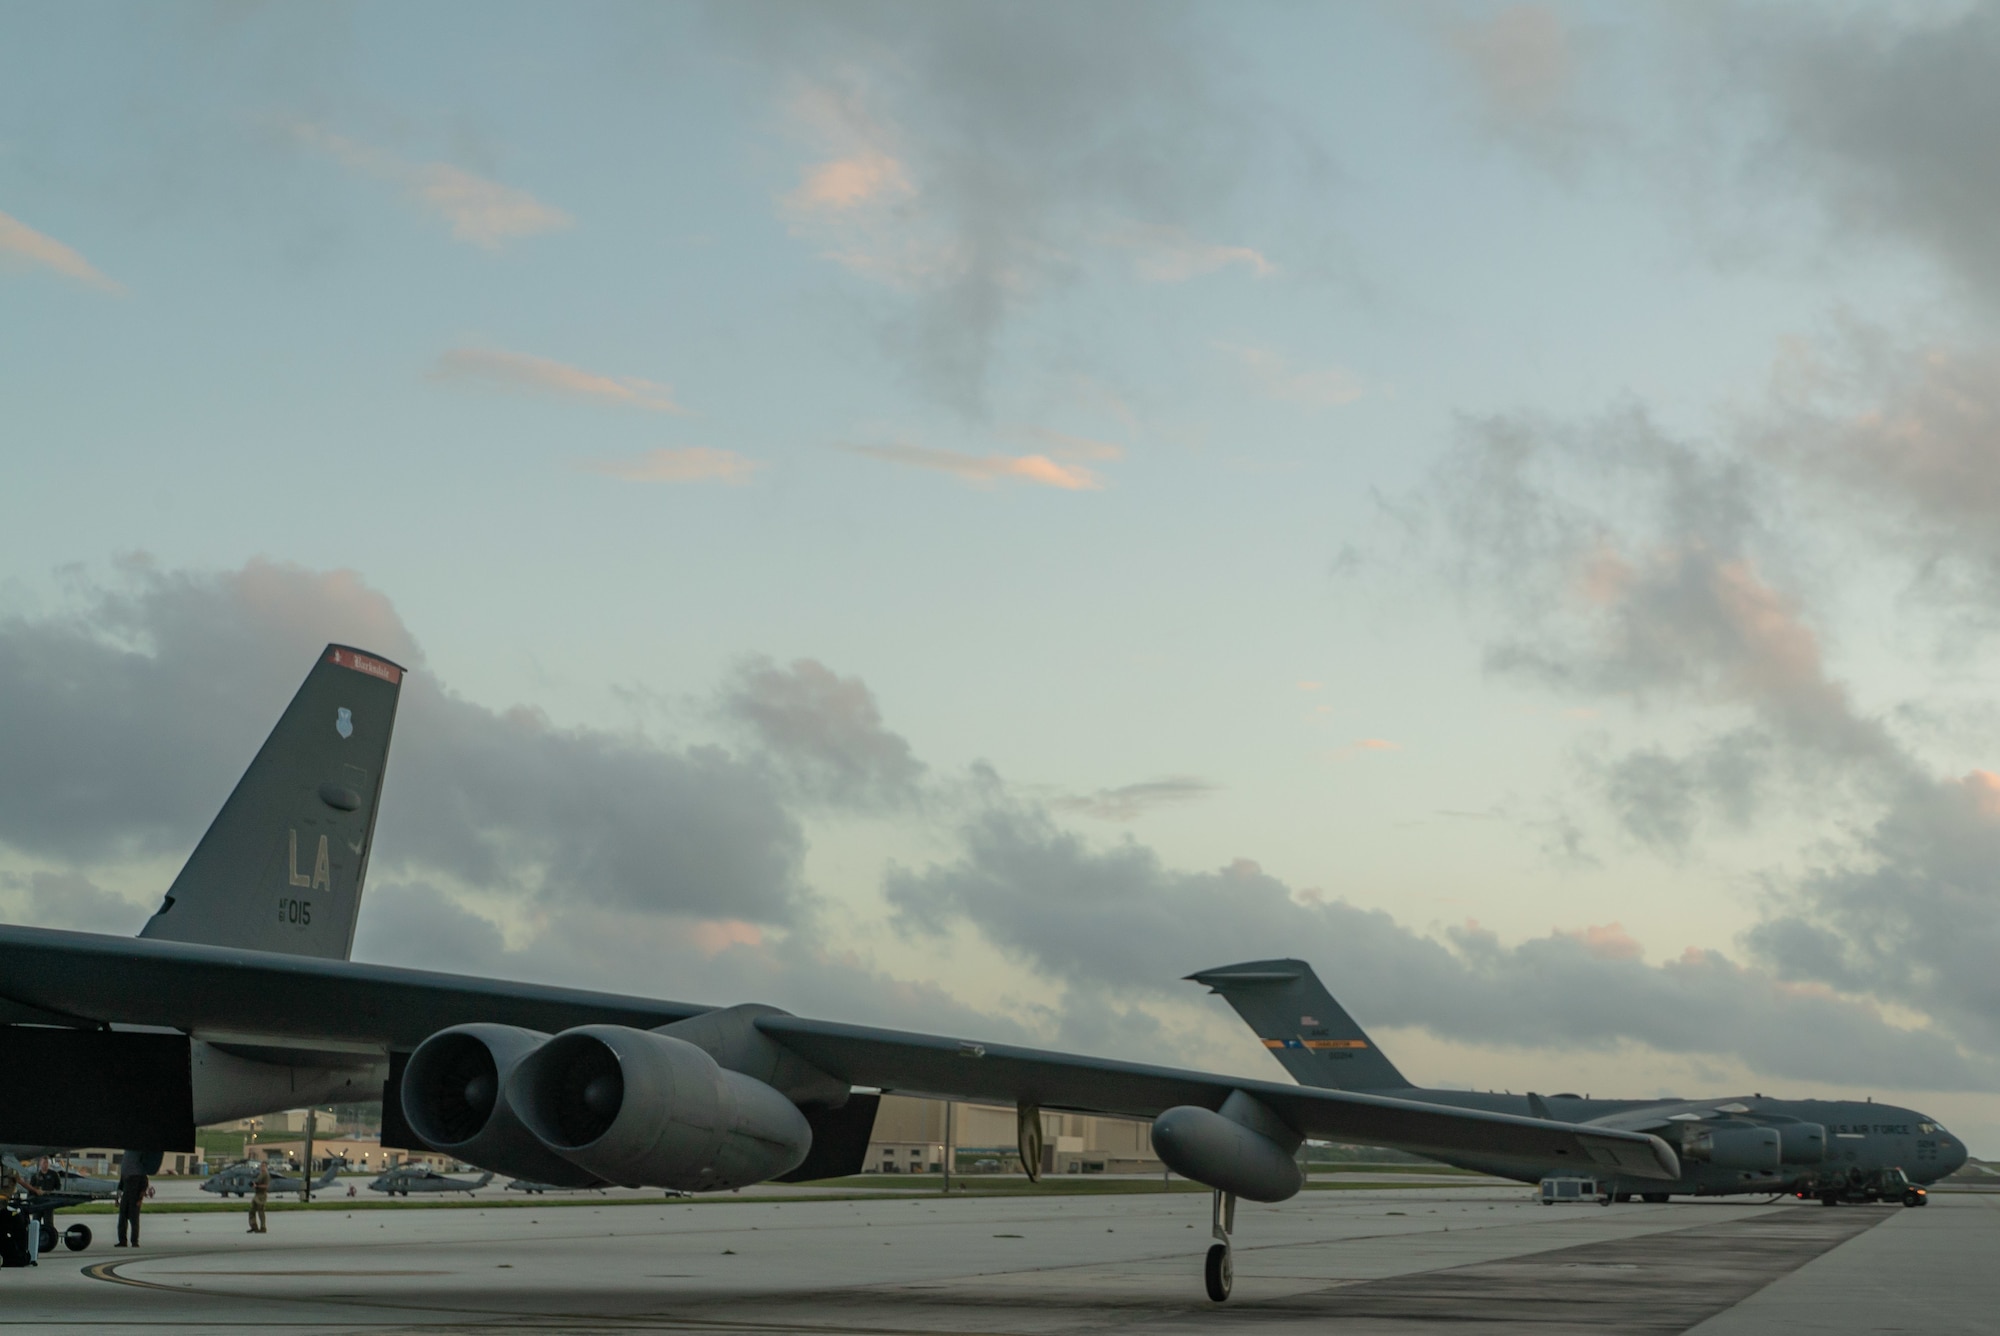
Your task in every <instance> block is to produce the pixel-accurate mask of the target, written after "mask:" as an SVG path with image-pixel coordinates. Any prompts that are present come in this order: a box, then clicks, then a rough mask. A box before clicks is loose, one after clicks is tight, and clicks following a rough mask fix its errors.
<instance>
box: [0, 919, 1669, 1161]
mask: <svg viewBox="0 0 2000 1336" xmlns="http://www.w3.org/2000/svg"><path fill="white" fill-rule="evenodd" d="M7 1003H12V1004H14V1014H13V1015H12V1016H8V1015H7V1014H6V1010H7V1008H6V1005H5V1004H7ZM710 1010H713V1008H709V1007H703V1006H695V1005H690V1004H687V1003H680V1002H662V1001H655V1000H652V999H648V998H635V997H627V996H621V995H618V994H612V993H596V992H588V991H585V990H582V989H572V988H550V987H545V986H541V985H536V984H520V983H511V982H508V981H505V980H498V979H479V978H472V977H468V976H463V975H452V974H436V973H431V972H428V971H424V970H408V969H398V968H395V967H393V966H386V965H365V964H357V963H354V962H350V961H345V960H326V959H316V958H312V957H305V956H293V955H280V954H276V953H273V952H266V951H252V950H246V949H240V948H227V947H212V946H201V945H196V944H192V943H185V942H168V941H159V940H151V939H132V938H125V937H108V936H103V935H100V934H96V933H77V932H62V931H57V930H54V929H45V928H23V927H13V926H0V1020H8V1019H30V1018H33V1019H35V1020H37V1021H38V1022H39V1023H41V1024H47V1023H48V1019H47V1018H49V1017H51V1016H54V1017H62V1018H67V1019H69V1021H70V1023H72V1024H78V1025H83V1026H101V1025H105V1024H114V1025H116V1024H125V1025H143V1026H149V1027H158V1026H171V1027H173V1028H174V1029H177V1030H182V1031H186V1032H188V1033H190V1034H195V1035H197V1036H200V1035H204V1034H207V1035H211V1036H216V1035H232V1036H234V1035H247V1036H255V1037H259V1038H261V1039H263V1040H265V1041H266V1042H267V1043H268V1042H269V1041H271V1040H276V1039H283V1040H288V1041H291V1042H295V1043H296V1044H297V1045H298V1046H299V1047H300V1048H301V1049H310V1048H311V1047H312V1046H313V1045H314V1044H315V1043H321V1044H355V1043H360V1044H369V1045H378V1046H380V1047H381V1048H383V1049H384V1050H391V1049H395V1050H408V1049H412V1048H414V1047H415V1046H416V1045H417V1044H419V1043H421V1042H422V1041H423V1040H424V1039H426V1038H428V1037H429V1036H430V1035H431V1034H434V1033H435V1032H437V1031H438V1030H442V1029H445V1028H447V1027H450V1026H453V1025H460V1024H465V1023H469V1022H474V1021H487V1022H495V1023H500V1024H506V1025H518V1026H522V1027H524V1028H528V1029H533V1030H541V1031H544V1032H548V1033H554V1032H557V1031H561V1030H565V1029H568V1028H570V1027H572V1026H576V1025H586V1024H612V1025H627V1026H634V1027H637V1028H641V1029H651V1028H653V1027H656V1026H661V1025H666V1024H670V1023H672V1022H674V1021H679V1020H685V1019H686V1018H688V1017H690V1016H695V1015H699V1014H701V1013H703V1012H707V1011H710ZM756 1024H757V1026H758V1028H759V1029H760V1030H762V1031H763V1033H764V1034H766V1035H767V1036H768V1037H769V1038H771V1039H772V1040H773V1041H775V1042H777V1043H779V1044H781V1045H783V1046H784V1047H786V1048H788V1049H790V1050H792V1051H793V1052H794V1053H797V1054H798V1055H799V1056H800V1057H801V1058H803V1059H804V1060H805V1061H807V1062H809V1063H811V1064H812V1065H813V1066H815V1067H817V1068H819V1069H820V1070H822V1071H824V1072H827V1073H828V1074H829V1075H832V1076H835V1077H837V1078H840V1079H842V1080H845V1081H846V1082H847V1083H849V1084H850V1085H858V1086H873V1087H877V1088H881V1089H890V1090H898V1091H907V1092H910V1093H913V1094H929V1095H936V1096H941V1097H945V1098H950V1099H966V1100H987V1101H993V1102H996V1103H1003V1104H1016V1105H1041V1106H1043V1107H1047V1108H1054V1109H1074V1110H1077V1111H1079V1112H1089V1113H1106V1114H1118V1115H1124V1116H1127V1117H1134V1118H1151V1117H1154V1116H1156V1115H1158V1114H1160V1113H1162V1112H1164V1111H1165V1110H1167V1109H1170V1108H1173V1107H1176V1106H1178V1105H1199V1106H1203V1107H1206V1108H1209V1109H1217V1108H1220V1107H1221V1106H1222V1104H1223V1102H1224V1101H1225V1100H1227V1099H1228V1098H1229V1096H1230V1094H1231V1093H1232V1092H1234V1091H1238V1090H1241V1091H1244V1092H1246V1093H1247V1094H1249V1095H1252V1096H1254V1097H1255V1098H1256V1099H1258V1100H1260V1101H1262V1102H1263V1103H1265V1104H1266V1105H1268V1106H1269V1108H1270V1109H1271V1110H1272V1112H1274V1113H1276V1114H1277V1115H1278V1116H1279V1117H1280V1118H1282V1119H1284V1120H1285V1121H1286V1122H1287V1123H1289V1124H1290V1125H1291V1126H1292V1127H1293V1128H1294V1130H1296V1131H1297V1132H1299V1133H1300V1134H1301V1135H1304V1136H1308V1137H1324V1138H1337V1139H1341V1140H1354V1141H1361V1142H1366V1143H1368V1144H1373V1145H1383V1146H1396V1147H1401V1148H1404V1149H1408V1150H1413V1151H1419V1152H1421V1151H1424V1150H1435V1151H1462V1152H1478V1153H1482V1154H1488V1155H1493V1156H1499V1157H1505V1158H1508V1159H1515V1160H1519V1161H1520V1162H1522V1163H1524V1164H1530V1165H1559V1164H1565V1163H1567V1164H1573V1165H1575V1166H1577V1168H1578V1169H1579V1170H1586V1169H1588V1170H1598V1169H1602V1170H1616V1171H1617V1172H1619V1173H1622V1174H1626V1175H1629V1176H1631V1177H1635V1178H1650V1179H1665V1180H1671V1179H1677V1178H1678V1177H1679V1176H1680V1169H1679V1164H1678V1162H1677V1160H1676V1157H1675V1155H1674V1152H1673V1151H1672V1150H1671V1149H1670V1148H1669V1147H1668V1146H1667V1145H1666V1143H1665V1142H1663V1141H1661V1140H1660V1139H1659V1138H1657V1137H1654V1136H1650V1135H1647V1134H1646V1133H1644V1132H1639V1131H1626V1130H1622V1129H1617V1128H1608V1127H1593V1126H1589V1125H1580V1124H1575V1123H1561V1122H1552V1121H1548V1120H1543V1119H1536V1118H1523V1117H1517V1116H1514V1115H1510V1114H1502V1113H1489V1112H1485V1111H1479V1110H1467V1109H1452V1108H1444V1107H1442V1106H1438V1105H1432V1104H1423V1103H1419V1102H1417V1101H1414V1100H1403V1099H1392V1098H1388V1097H1386V1096H1380V1095H1362V1094H1355V1093H1352V1092H1349V1091H1342V1090H1317V1089H1308V1088H1305V1087H1302V1086H1291V1085H1277V1084H1274V1083H1271V1082H1266V1081H1251V1080H1243V1079H1240V1078H1237V1077H1231V1076H1219V1075H1214V1074H1209V1073H1203V1072H1192V1071H1182V1070H1177V1069H1174V1068H1169V1067H1151V1066H1145V1065H1143V1064H1139V1063H1129V1062H1117V1061H1112V1060H1108V1059H1103V1058H1087V1057H1079V1056H1076V1055H1073V1054H1066V1053H1053V1052H1047V1051H1043V1050H1038V1049H1030V1048H1019V1047H1013V1046H1010V1045H1004V1044H982V1043H977V1042H973V1041H970V1040H963V1039H957V1038H951V1037H946V1036H938V1035H923V1034H911V1033H904V1032H900V1031H895V1030H880V1029H871V1028H868V1027H865V1026H856V1025H844V1024H839V1023H836V1022H829V1021H815V1020H808V1019H805V1018H803V1017H797V1016H787V1015H783V1014H770V1015H763V1016H760V1017H759V1018H758V1019H757V1021H756Z"/></svg>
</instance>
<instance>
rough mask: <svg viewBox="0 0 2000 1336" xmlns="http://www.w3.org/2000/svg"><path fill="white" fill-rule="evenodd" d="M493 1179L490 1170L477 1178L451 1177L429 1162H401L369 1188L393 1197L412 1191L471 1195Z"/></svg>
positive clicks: (407, 1194) (405, 1195) (406, 1194)
mask: <svg viewBox="0 0 2000 1336" xmlns="http://www.w3.org/2000/svg"><path fill="white" fill-rule="evenodd" d="M492 1181H493V1175H492V1174H491V1173H490V1172H488V1173H484V1174H481V1175H480V1176H479V1177H478V1178H476V1179H467V1178H451V1177H448V1176H447V1175H444V1174H441V1173H439V1172H438V1171H437V1170H435V1169H433V1168H431V1167H430V1166H429V1165H427V1164H399V1165H397V1166H396V1167H395V1168H394V1169H391V1170H390V1171H389V1172H388V1173H386V1174H383V1175H381V1176H380V1177H379V1178H377V1179H376V1180H375V1181H374V1182H372V1183H370V1184H369V1185H368V1190H369V1191H371V1192H386V1193H388V1194H389V1195H390V1196H392V1197H407V1196H409V1195H410V1194H411V1193H412V1192H418V1193H423V1192H463V1193H466V1194H468V1195H469V1194H471V1193H474V1192H477V1191H478V1190H479V1189H481V1188H483V1187H485V1186H486V1185H487V1184H488V1183H491V1182H492Z"/></svg>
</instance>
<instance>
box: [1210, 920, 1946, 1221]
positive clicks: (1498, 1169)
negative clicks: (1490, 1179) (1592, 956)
mask: <svg viewBox="0 0 2000 1336" xmlns="http://www.w3.org/2000/svg"><path fill="white" fill-rule="evenodd" d="M1187 977H1188V979H1189V981H1191V982H1193V983H1199V984H1205V985H1207V986H1208V988H1209V989H1210V990H1211V991H1213V992H1215V993H1217V994H1219V995H1220V996H1221V997H1222V998H1223V1000H1224V1001H1226V1002H1228V1003H1229V1005H1230V1006H1232V1007H1234V1008H1235V1009H1236V1014H1237V1015H1239V1016H1241V1017H1242V1018H1243V1020H1244V1022H1245V1023H1246V1024H1247V1025H1249V1027H1250V1028H1251V1030H1252V1031H1254V1032H1255V1033H1256V1035H1257V1037H1258V1038H1259V1039H1261V1040H1262V1041H1263V1043H1264V1047H1265V1048H1267V1049H1269V1050H1270V1052H1271V1056H1272V1057H1274V1058H1276V1059H1277V1060H1278V1062H1279V1063H1280V1064H1281V1065H1282V1066H1283V1067H1284V1069H1285V1070H1286V1071H1287V1072H1289V1073H1291V1075H1292V1078H1293V1079H1294V1080H1296V1081H1297V1082H1298V1083H1299V1084H1300V1085H1304V1086H1312V1087H1314V1088H1316V1089H1322V1090H1334V1089H1338V1090H1355V1091H1366V1092H1368V1093H1370V1094H1376V1095H1386V1096H1390V1097H1392V1098H1395V1099H1412V1100H1421V1101H1422V1102H1423V1103H1425V1104H1430V1105H1438V1106H1445V1107H1450V1108H1460V1109H1478V1110H1481V1111H1486V1112H1495V1113H1520V1114H1523V1115H1526V1116H1528V1117H1532V1118H1540V1119H1553V1120H1554V1121H1557V1122H1564V1123H1573V1124H1576V1125H1577V1126H1580V1127H1604V1128H1617V1129H1619V1130H1621V1131H1626V1132H1645V1133H1648V1134H1650V1135H1653V1136H1658V1137H1660V1138H1662V1139H1663V1140H1665V1141H1666V1142H1667V1143H1668V1144H1669V1145H1671V1146H1673V1147H1674V1149H1675V1150H1676V1151H1677V1152H1678V1155H1679V1161H1680V1168H1681V1172H1680V1174H1679V1176H1678V1177H1677V1178H1676V1179H1674V1180H1673V1181H1665V1180H1661V1179H1657V1178H1650V1177H1647V1178H1640V1177H1638V1176H1631V1177H1626V1176H1623V1175H1621V1174H1620V1173H1619V1172H1618V1170H1617V1169H1616V1168H1615V1167H1607V1168H1602V1169H1598V1170H1596V1171H1595V1172H1594V1173H1593V1175H1592V1176H1593V1177H1595V1178H1596V1179H1598V1180H1599V1181H1600V1182H1602V1183H1604V1184H1605V1185H1606V1186H1605V1191H1606V1192H1607V1193H1608V1194H1609V1195H1610V1196H1611V1197H1614V1198H1616V1199H1617V1200H1621V1201H1629V1200H1631V1199H1632V1197H1633V1196H1635V1195H1636V1196H1638V1197H1639V1198H1640V1199H1641V1200H1643V1201H1665V1200H1667V1198H1668V1197H1669V1196H1670V1195H1672V1194H1674V1193H1686V1194H1692V1195H1694V1196H1702V1197H1708V1196H1722V1195H1727V1194H1732V1193H1746V1192H1754V1193H1774V1192H1790V1193H1795V1194H1797V1195H1799V1196H1812V1197H1818V1198H1819V1199H1820V1201H1822V1202H1823V1203H1825V1204H1826V1205H1828V1206H1834V1205H1837V1204H1839V1203H1840V1202H1842V1201H1853V1200H1864V1199H1873V1198H1876V1197H1881V1196H1884V1195H1886V1196H1889V1197H1891V1198H1896V1197H1900V1198H1901V1200H1902V1201H1903V1203H1904V1204H1905V1205H1907V1206H1916V1205H1921V1204H1923V1203H1924V1202H1926V1201H1927V1200H1928V1198H1927V1197H1926V1196H1925V1195H1924V1194H1923V1193H1922V1192H1921V1191H1919V1190H1916V1189H1915V1188H1913V1187H1911V1186H1908V1185H1910V1184H1925V1183H1934V1182H1936V1181H1937V1180H1938V1179H1940V1178H1943V1177H1945V1176H1946V1175H1948V1174H1950V1173H1952V1172H1954V1171H1955V1170H1957V1169H1958V1168H1959V1167H1960V1166H1961V1165H1963V1164H1964V1163H1965V1156H1966V1152H1965V1146H1964V1144H1963V1143H1962V1142H1960V1141H1959V1140H1958V1139H1957V1138H1956V1137H1954V1136H1952V1135H1951V1133H1949V1132H1947V1131H1946V1130H1945V1129H1944V1127H1943V1126H1942V1125H1941V1124H1940V1123H1939V1122H1938V1121H1937V1120H1936V1119H1934V1118H1927V1117H1925V1116H1924V1115H1923V1114H1921V1113H1918V1112H1917V1111H1916V1110H1914V1109H1902V1108H1897V1107H1896V1106H1894V1105H1891V1104H1877V1103H1875V1102H1874V1101H1872V1100H1868V1101H1859V1100H1826V1099H1766V1098H1765V1097H1764V1096H1763V1095H1726V1096H1723V1097H1721V1098H1717V1099H1592V1098H1590V1097H1589V1096H1585V1095H1574V1094H1559V1095H1547V1096H1544V1095H1537V1094H1523V1095H1515V1094H1512V1093H1509V1094H1501V1093H1499V1092H1497V1091H1479V1090H1440V1089H1431V1088H1420V1087H1418V1086H1414V1085H1412V1084H1411V1083H1410V1082H1409V1081H1408V1080H1406V1079H1405V1078H1404V1076H1403V1074H1402V1073H1401V1072H1399V1071H1397V1070H1396V1066H1395V1064H1394V1063H1392V1062H1390V1061H1389V1058H1388V1056H1387V1055H1386V1054H1384V1053H1383V1052H1382V1050H1381V1049H1380V1048H1378V1047H1377V1046H1376V1044H1375V1041H1374V1040H1372V1039H1370V1038H1369V1037H1368V1035H1367V1034H1366V1032H1364V1031H1363V1030H1362V1028H1361V1027H1360V1026H1359V1025H1357V1024H1356V1023H1355V1021H1354V1018H1353V1017H1351V1016H1349V1015H1348V1014H1347V1011H1346V1009H1345V1008H1343V1007H1342V1006H1341V1005H1340V1003H1338V1002H1336V1001H1334V1000H1333V995H1332V994H1331V993H1329V992H1327V991H1326V987H1325V986H1324V985H1323V984H1321V983H1320V981H1319V976H1318V975H1316V974H1314V973H1313V970H1312V966H1310V965H1308V964H1306V963H1305V962H1304V961H1303V960H1252V961H1247V962H1245V963H1244V964H1241V965H1224V966H1222V967H1221V968H1219V969H1212V970H1202V971H1201V972H1200V973H1198V974H1190V975H1188V976H1187ZM1432 1158H1434V1159H1438V1160H1442V1161H1444V1162H1445V1163H1446V1164H1453V1165H1457V1166H1459V1167H1460V1168H1464V1169H1477V1170H1479V1171H1480V1172H1482V1173H1489V1174H1495V1175H1498V1176H1499V1177H1501V1178H1518V1179H1524V1180H1527V1181H1531V1182H1532V1181H1534V1180H1535V1179H1537V1178H1539V1177H1540V1175H1537V1174H1533V1173H1526V1172H1523V1166H1521V1165H1520V1164H1518V1163H1516V1162H1510V1161H1507V1160H1504V1159H1495V1158H1492V1157H1490V1156H1486V1155H1483V1154H1481V1153H1480V1152H1479V1151H1476V1150H1474V1151H1450V1152H1438V1153H1437V1154H1435V1155H1433V1156H1432ZM1885 1188H1887V1189H1888V1190H1887V1191H1886V1192H1885Z"/></svg>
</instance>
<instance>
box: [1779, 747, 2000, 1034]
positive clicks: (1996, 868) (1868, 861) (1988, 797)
mask: <svg viewBox="0 0 2000 1336" xmlns="http://www.w3.org/2000/svg"><path fill="white" fill-rule="evenodd" d="M1815 861H1816V862H1817V863H1818V866H1816V867H1815V868H1813V869H1812V870H1811V871H1810V872H1809V873H1808V874H1807V875H1806V876H1805V877H1804V878H1803V879H1802V880H1801V882H1800V883H1799V885H1798V886H1797V887H1796V889H1795V892H1794V894H1793V895H1792V896H1791V897H1790V898H1789V902H1788V903H1787V904H1785V905H1784V906H1783V908H1782V909H1781V910H1780V911H1779V912H1777V913H1774V914H1773V915H1772V917H1771V918H1770V919H1769V920H1768V921H1767V922H1765V923H1763V924H1761V925H1760V926H1759V927H1758V928H1756V929H1755V930H1754V931H1753V932H1752V933H1751V936H1750V940H1751V942H1752V944H1753V945H1754V946H1755V947H1756V948H1757V949H1758V950H1759V951H1760V952H1762V953H1763V954H1764V955H1765V956H1766V957H1767V958H1769V959H1770V960H1771V961H1773V962H1774V963H1775V964H1776V965H1777V966H1778V968H1780V969H1781V970H1782V971H1783V972H1784V973H1785V974H1786V976H1787V977H1790V978H1795V979H1803V980H1815V981H1819V982H1822V983H1825V984H1828V985H1830V986H1832V987H1836V988H1845V989H1849V990H1853V991H1866V992H1869V993H1873V994H1875V995H1876V996H1879V997H1883V998H1886V999H1890V1000H1892V1001H1895V1002H1897V1003H1900V1004H1901V1005H1903V1006H1906V1007H1910V1008H1913V1009H1916V1010H1919V1011H1921V1012H1923V1013H1925V1014H1927V1015H1930V1016H1933V1017H1936V1018H1937V1019H1938V1021H1939V1022H1940V1024H1941V1025H1942V1026H1943V1027H1945V1028H1947V1029H1950V1030H1952V1031H1953V1032H1955V1033H1957V1034H1959V1035H1961V1036H1963V1037H1964V1040H1965V1042H1967V1043H1969V1044H1978V1045H1983V1046H1985V1047H1986V1048H1988V1049H1989V1050H1990V1049H1991V1048H1992V1046H1993V1045H1994V1043H1995V1042H1996V1040H2000V975H1996V973H1995V971H1994V969H1993V960H1994V952H1995V951H1996V950H2000V777H1996V776H1995V775H1994V774H1992V773H1991V772H1989V771H1984V770H1975V771H1973V772H1971V773H1970V774H1966V775H1964V776H1961V777H1956V778H1942V779H1931V778H1924V777H1912V778H1911V779H1910V780H1909V781H1908V782H1907V783H1906V784H1905V785H1904V786H1903V788H1902V790H1901V791H1900V792H1899V793H1898V795H1897V796H1896V798H1895V800H1894V801H1892V802H1891V803H1890V804H1888V806H1887V807H1886V809H1885V810H1884V811H1883V812H1882V814H1881V816H1880V818H1879V819H1878V820H1877V821H1876V822H1875V823H1874V824H1873V825H1872V826H1870V827H1868V828H1866V829H1864V830H1862V831H1860V832H1858V833H1857V834H1856V835H1855V836H1854V837H1853V838H1852V839H1851V840H1850V841H1849V842H1848V845H1847V847H1846V848H1843V849H1839V850H1837V851H1836V850H1829V851H1826V852H1823V853H1822V854H1821V855H1820V856H1819V858H1817V859H1816V860H1815Z"/></svg>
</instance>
